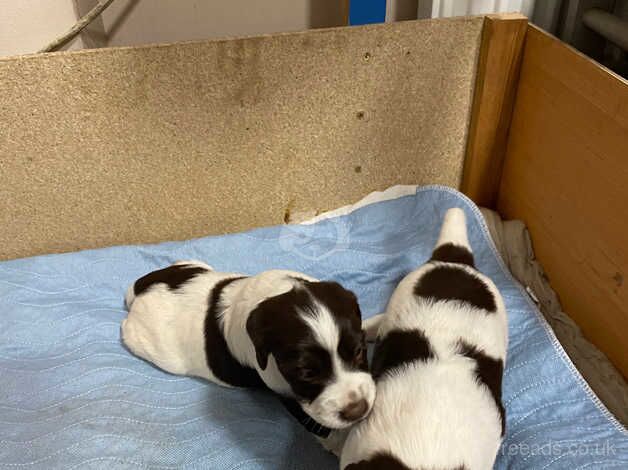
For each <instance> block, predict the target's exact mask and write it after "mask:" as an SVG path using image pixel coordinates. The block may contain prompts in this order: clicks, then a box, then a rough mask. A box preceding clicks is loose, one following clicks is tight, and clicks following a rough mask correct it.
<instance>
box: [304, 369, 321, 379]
mask: <svg viewBox="0 0 628 470" xmlns="http://www.w3.org/2000/svg"><path fill="white" fill-rule="evenodd" d="M320 373H321V371H320V370H319V369H318V368H317V367H303V368H302V369H301V370H299V376H300V377H301V379H302V380H314V379H316V378H317V377H318V376H319V375H320Z"/></svg>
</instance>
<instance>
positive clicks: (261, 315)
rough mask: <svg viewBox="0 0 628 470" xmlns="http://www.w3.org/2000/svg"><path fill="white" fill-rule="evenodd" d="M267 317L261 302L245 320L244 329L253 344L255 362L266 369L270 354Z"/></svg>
mask: <svg viewBox="0 0 628 470" xmlns="http://www.w3.org/2000/svg"><path fill="white" fill-rule="evenodd" d="M267 317H268V312H267V307H266V306H265V305H264V302H262V303H261V304H260V305H258V306H257V307H256V308H255V310H253V311H252V312H251V314H250V315H249V319H248V320H247V321H246V331H247V333H248V334H249V337H250V338H251V341H252V342H253V346H255V356H256V357H257V364H258V365H259V367H260V369H262V370H266V367H267V366H268V355H269V354H270V328H269V325H268V318H267Z"/></svg>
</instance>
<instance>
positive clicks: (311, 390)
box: [247, 280, 375, 429]
mask: <svg viewBox="0 0 628 470" xmlns="http://www.w3.org/2000/svg"><path fill="white" fill-rule="evenodd" d="M247 331H248V333H249V336H250V337H251V340H252V341H253V345H254V346H255V352H256V356H257V362H258V366H259V368H260V370H261V371H265V370H267V368H269V367H270V366H269V364H271V362H274V363H275V364H276V369H277V371H278V373H279V374H281V376H282V378H283V379H284V380H285V382H287V383H288V384H289V386H290V389H291V392H292V394H293V398H295V399H296V400H297V401H298V402H299V404H300V405H301V407H302V408H303V410H304V411H305V412H306V413H307V414H308V415H310V416H311V417H312V418H314V419H315V420H316V421H318V422H319V423H320V424H322V425H324V426H327V427H329V428H334V429H342V428H345V427H348V426H350V425H351V424H353V423H355V422H356V421H359V420H360V419H362V418H364V417H365V416H366V415H367V414H368V413H369V412H370V410H371V407H372V406H373V400H374V399H375V384H374V382H373V379H372V377H371V375H370V374H369V373H368V364H367V359H366V346H365V341H364V334H363V332H362V318H361V315H360V307H359V306H358V302H357V299H356V298H355V295H353V293H352V292H350V291H348V290H346V289H344V288H343V287H342V286H340V284H337V283H335V282H309V281H300V280H299V281H298V282H297V284H296V285H295V287H294V288H293V289H292V290H290V291H288V292H286V293H284V294H281V295H278V296H275V297H271V298H269V299H266V300H264V301H263V302H261V303H260V304H259V305H258V306H257V308H256V309H255V310H253V311H252V312H251V314H250V316H249V319H248V322H247ZM272 365H273V367H274V364H272Z"/></svg>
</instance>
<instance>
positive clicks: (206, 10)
mask: <svg viewBox="0 0 628 470" xmlns="http://www.w3.org/2000/svg"><path fill="white" fill-rule="evenodd" d="M343 3H344V0H263V1H252V0H229V1H215V0H211V1H208V0H159V1H154V0H116V1H115V2H114V3H113V4H112V5H111V7H109V9H108V10H107V11H105V13H104V14H103V21H104V25H105V31H106V33H107V35H108V37H109V41H108V44H109V45H111V46H128V45H137V44H151V43H163V42H175V41H185V40H194V39H208V38H219V37H226V36H232V37H233V36H249V35H255V34H263V33H275V32H286V31H301V30H306V29H310V28H317V27H329V26H340V25H342V24H343V7H342V5H343Z"/></svg>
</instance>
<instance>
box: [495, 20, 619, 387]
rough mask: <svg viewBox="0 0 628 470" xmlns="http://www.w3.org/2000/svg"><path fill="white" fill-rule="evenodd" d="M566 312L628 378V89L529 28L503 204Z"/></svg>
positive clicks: (501, 194) (502, 191)
mask: <svg viewBox="0 0 628 470" xmlns="http://www.w3.org/2000/svg"><path fill="white" fill-rule="evenodd" d="M498 210H499V212H500V213H501V214H502V215H503V216H505V217H507V218H518V219H522V220H523V221H524V222H525V223H526V225H527V226H528V228H529V230H530V234H531V237H532V241H533V244H534V249H535V252H536V255H537V257H538V259H539V260H540V261H541V263H542V265H543V266H544V268H545V270H546V272H547V274H548V276H549V280H550V283H551V285H552V286H553V287H554V289H555V290H556V291H557V292H558V294H559V296H560V300H561V302H562V304H563V307H564V309H565V311H566V312H568V313H569V315H571V316H572V317H573V318H574V320H575V321H576V322H577V323H578V324H579V325H580V326H581V328H582V330H583V331H584V333H585V335H586V336H587V337H588V338H589V339H590V340H591V341H593V342H594V343H595V344H596V345H597V346H598V347H599V348H600V349H601V350H602V351H604V352H605V353H606V354H607V355H608V356H609V358H610V359H611V360H612V361H613V362H614V364H615V365H616V366H617V367H618V368H619V369H620V370H621V371H622V373H623V374H624V376H625V377H628V82H627V81H626V80H624V79H622V78H620V77H618V76H616V75H614V74H613V73H611V72H609V71H608V70H606V69H604V68H602V67H601V66H599V65H598V64H596V63H595V62H593V61H592V60H590V59H588V58H587V57H585V56H583V55H581V54H580V53H578V52H577V51H575V50H573V49H571V48H569V47H568V46H566V45H565V44H563V43H561V42H560V41H558V40H557V39H555V38H553V37H551V36H549V35H547V34H546V33H544V32H542V31H540V30H538V29H536V28H535V27H529V29H528V33H527V37H526V43H525V49H524V54H523V63H522V67H521V75H520V80H519V86H518V91H517V98H516V104H515V109H514V114H513V119H512V124H511V127H510V135H509V139H508V145H507V151H506V159H505V163H504V169H503V175H502V179H501V187H500V190H499V197H498Z"/></svg>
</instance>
